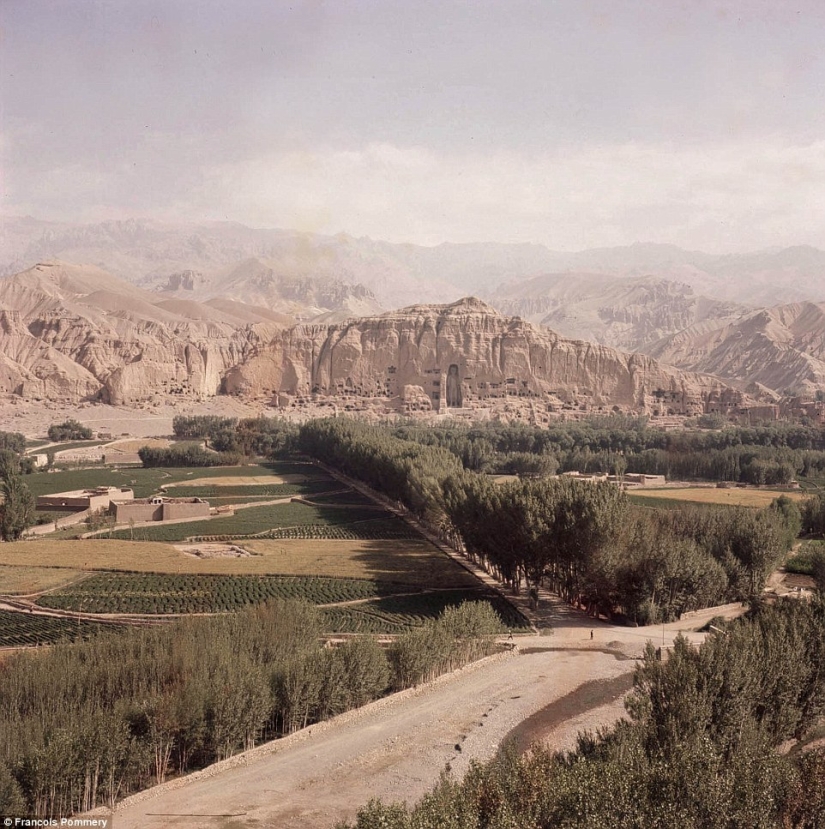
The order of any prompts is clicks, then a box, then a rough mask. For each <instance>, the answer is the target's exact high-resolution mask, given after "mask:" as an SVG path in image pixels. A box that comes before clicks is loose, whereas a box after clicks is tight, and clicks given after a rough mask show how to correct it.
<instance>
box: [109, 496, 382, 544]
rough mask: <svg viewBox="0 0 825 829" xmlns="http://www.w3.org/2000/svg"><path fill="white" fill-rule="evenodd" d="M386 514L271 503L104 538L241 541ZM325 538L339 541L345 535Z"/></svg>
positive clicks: (330, 507)
mask: <svg viewBox="0 0 825 829" xmlns="http://www.w3.org/2000/svg"><path fill="white" fill-rule="evenodd" d="M389 515H390V513H388V512H383V513H382V512H381V511H379V510H375V509H370V508H367V507H360V508H359V507H336V506H333V505H322V506H311V505H309V504H300V503H294V502H293V503H288V504H273V505H270V506H266V507H249V508H248V509H242V510H238V512H236V513H235V515H227V516H223V517H220V518H213V519H211V520H208V521H186V522H183V523H181V524H165V525H159V526H157V527H148V526H143V527H137V528H135V529H134V530H131V529H128V530H127V529H124V530H116V531H115V532H113V533H112V534H111V536H109V535H108V534H107V536H106V537H107V538H109V537H111V538H116V539H123V540H134V541H183V540H184V539H186V538H190V537H203V536H210V537H213V536H220V537H226V538H241V537H243V536H249V535H257V534H259V533H265V532H267V531H268V530H275V529H278V528H281V527H299V526H309V525H315V526H340V525H349V524H354V523H356V522H359V521H364V522H366V521H370V520H374V519H376V518H380V517H382V516H389ZM286 537H290V536H286ZM291 537H302V536H291ZM303 537H307V536H303ZM316 537H317V536H316ZM326 537H333V538H336V537H337V538H342V537H344V536H341V535H337V536H335V535H333V536H326ZM372 537H377V536H372Z"/></svg>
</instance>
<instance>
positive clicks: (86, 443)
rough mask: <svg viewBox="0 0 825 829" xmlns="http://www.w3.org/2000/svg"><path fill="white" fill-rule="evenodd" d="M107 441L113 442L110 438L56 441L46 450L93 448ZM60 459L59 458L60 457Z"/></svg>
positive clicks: (65, 450)
mask: <svg viewBox="0 0 825 829" xmlns="http://www.w3.org/2000/svg"><path fill="white" fill-rule="evenodd" d="M107 443H111V441H110V440H73V441H69V442H67V443H56V444H55V445H54V446H50V447H49V448H48V449H47V450H46V451H47V452H54V453H57V452H68V451H69V450H70V449H92V448H94V447H95V446H103V445H105V444H107ZM58 460H59V458H58Z"/></svg>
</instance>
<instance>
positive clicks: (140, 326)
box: [0, 262, 279, 403]
mask: <svg viewBox="0 0 825 829" xmlns="http://www.w3.org/2000/svg"><path fill="white" fill-rule="evenodd" d="M0 309H4V310H2V311H0V331H1V332H2V336H0V372H2V373H1V374H0V381H2V384H3V385H2V390H3V391H4V392H6V393H11V394H18V395H21V396H23V397H29V398H32V397H40V398H45V399H49V400H63V401H69V402H77V401H79V400H84V399H99V400H101V401H103V402H111V403H124V402H128V401H130V400H147V399H151V398H152V397H153V396H159V397H167V396H170V395H185V396H209V395H214V394H216V393H217V392H218V391H219V389H220V385H221V381H222V378H223V375H224V373H225V372H226V370H227V369H228V368H229V367H230V366H233V365H236V364H237V363H238V362H240V361H242V360H243V359H244V357H245V356H246V355H247V354H248V353H249V352H250V351H251V350H252V349H253V348H254V347H255V346H257V345H259V344H260V343H263V342H268V341H269V340H270V339H271V337H272V336H273V334H274V333H275V332H276V331H277V329H278V328H279V325H278V324H277V323H274V322H269V321H266V322H249V323H242V324H239V321H238V320H237V319H236V316H237V315H229V314H227V313H226V312H224V311H222V310H220V309H219V308H213V307H211V306H207V305H198V304H197V303H191V302H190V303H188V304H185V305H181V304H175V303H174V302H172V303H169V302H166V301H164V300H163V298H162V297H160V296H158V295H156V294H151V293H149V292H147V291H143V290H141V289H139V288H136V287H135V286H133V285H130V284H129V283H127V282H123V281H122V280H119V279H117V278H116V277H113V276H112V275H111V274H108V273H106V272H105V271H101V270H99V269H97V268H94V267H91V266H79V265H69V264H66V263H62V262H44V263H39V264H38V265H35V266H34V267H33V268H30V269H29V270H27V271H24V272H22V273H20V274H17V275H15V276H12V277H9V278H7V279H4V280H0Z"/></svg>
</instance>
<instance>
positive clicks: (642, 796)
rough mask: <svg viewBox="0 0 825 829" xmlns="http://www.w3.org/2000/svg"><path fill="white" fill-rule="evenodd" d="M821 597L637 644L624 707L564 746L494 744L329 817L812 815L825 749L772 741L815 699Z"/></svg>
mask: <svg viewBox="0 0 825 829" xmlns="http://www.w3.org/2000/svg"><path fill="white" fill-rule="evenodd" d="M823 677H825V604H823V601H822V600H821V599H820V600H818V601H815V602H813V603H811V604H807V603H804V602H796V601H792V600H791V601H785V602H782V603H780V604H779V605H778V606H777V607H775V608H771V607H761V608H759V609H758V611H757V612H756V613H755V614H754V615H753V616H752V617H751V618H748V619H743V620H740V621H737V622H735V623H733V624H731V625H729V626H728V627H727V628H726V630H725V632H724V633H721V634H716V635H714V636H712V637H711V638H710V639H709V640H708V641H707V642H706V643H705V645H703V646H702V647H701V648H700V649H699V650H696V649H694V648H693V647H691V646H690V645H689V644H688V643H687V642H686V641H685V640H684V639H681V638H680V639H679V640H677V643H676V647H675V649H674V650H673V652H672V653H671V655H670V658H669V659H668V660H667V661H664V662H663V661H661V660H660V659H659V658H658V657H657V655H656V653H655V651H654V650H653V647H652V646H648V649H647V651H646V653H645V657H644V661H643V663H642V664H641V665H640V666H639V667H638V668H637V671H636V675H635V680H634V691H633V693H632V695H631V697H630V698H629V700H628V702H627V703H626V704H627V709H628V714H629V718H628V719H626V720H622V721H620V722H619V723H618V724H617V725H616V726H614V727H613V728H611V729H609V730H605V731H601V732H599V733H597V734H592V733H586V734H583V735H581V736H580V737H579V741H578V746H577V748H576V750H575V751H573V752H571V753H568V754H566V755H555V754H552V753H551V752H549V751H546V750H542V749H540V748H535V749H534V750H533V751H532V752H530V753H528V754H525V755H524V756H521V757H519V756H516V755H515V754H513V753H508V752H504V753H503V754H501V755H500V756H499V757H498V758H497V759H496V760H494V761H493V762H491V763H488V764H485V765H475V766H473V767H472V768H471V770H470V771H469V773H468V774H467V775H466V776H465V777H464V778H463V780H457V779H454V778H451V777H449V776H447V777H444V778H443V779H442V781H441V782H440V784H439V785H438V786H437V787H436V788H435V789H434V790H433V791H431V792H430V793H429V794H428V795H426V796H425V797H424V798H423V799H422V800H421V801H420V802H419V803H418V804H416V805H415V806H412V807H410V806H407V805H405V804H384V803H381V802H380V801H377V800H374V801H371V802H370V803H369V804H367V805H366V806H364V807H363V808H362V809H361V811H360V812H359V814H358V817H357V819H356V820H355V821H354V823H351V824H349V823H348V824H340V825H339V827H338V829H375V827H379V826H380V827H382V828H383V829H432V828H433V827H439V829H460V828H463V827H470V826H472V827H473V828H474V829H549V828H550V827H553V829H573V827H576V829H582V828H583V829H601V827H605V826H610V827H614V829H639V827H645V829H647V828H648V827H652V829H682V827H686V826H693V827H700V826H701V827H703V829H732V827H744V826H747V827H751V829H773V828H774V827H779V826H781V827H788V829H817V827H821V826H825V786H823V780H825V752H823V750H822V749H821V748H820V749H818V750H814V751H808V752H800V753H790V754H788V753H780V752H779V751H778V750H777V749H778V747H779V746H780V745H781V744H782V743H784V742H785V741H787V740H798V739H800V738H804V737H805V736H806V734H807V733H808V732H809V729H810V728H811V727H812V726H813V725H814V724H815V723H816V722H817V719H818V718H819V717H821V715H822V714H823V710H825V681H823Z"/></svg>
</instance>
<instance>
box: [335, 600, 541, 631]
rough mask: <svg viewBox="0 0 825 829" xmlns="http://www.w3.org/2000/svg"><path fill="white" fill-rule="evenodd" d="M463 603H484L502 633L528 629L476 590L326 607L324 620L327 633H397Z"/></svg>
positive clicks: (504, 605)
mask: <svg viewBox="0 0 825 829" xmlns="http://www.w3.org/2000/svg"><path fill="white" fill-rule="evenodd" d="M465 601H485V602H488V603H489V604H490V605H492V607H493V609H494V610H495V611H496V613H497V614H498V617H499V619H500V620H501V630H502V632H504V631H505V630H508V629H514V630H517V629H520V628H526V627H527V621H526V620H525V619H524V617H523V616H522V615H521V614H520V613H519V612H518V611H517V610H516V609H515V608H514V607H513V606H512V605H511V604H510V603H509V602H507V601H505V600H504V599H502V598H501V597H500V596H498V595H496V594H494V593H486V592H479V591H478V590H443V591H434V592H426V593H420V594H417V595H411V596H387V597H384V598H380V599H376V600H375V601H371V602H365V603H364V604H358V605H351V606H347V607H325V608H324V609H323V611H322V612H323V616H324V621H325V626H326V628H327V632H329V633H400V632H403V631H405V630H409V629H410V628H413V627H417V626H418V625H421V624H423V623H424V622H426V621H428V620H432V619H437V618H438V617H439V616H440V615H441V614H442V613H443V612H444V609H445V608H447V607H456V606H458V605H460V604H462V603H463V602H465Z"/></svg>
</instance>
